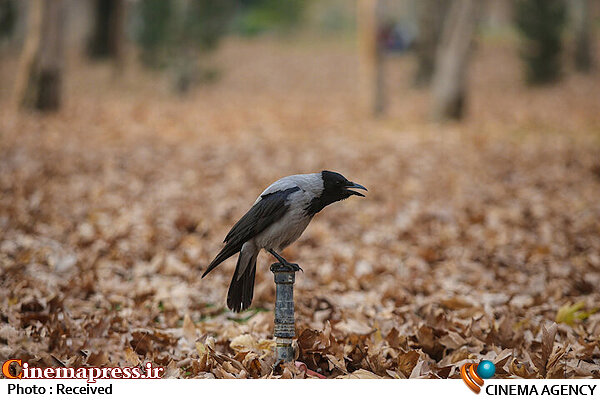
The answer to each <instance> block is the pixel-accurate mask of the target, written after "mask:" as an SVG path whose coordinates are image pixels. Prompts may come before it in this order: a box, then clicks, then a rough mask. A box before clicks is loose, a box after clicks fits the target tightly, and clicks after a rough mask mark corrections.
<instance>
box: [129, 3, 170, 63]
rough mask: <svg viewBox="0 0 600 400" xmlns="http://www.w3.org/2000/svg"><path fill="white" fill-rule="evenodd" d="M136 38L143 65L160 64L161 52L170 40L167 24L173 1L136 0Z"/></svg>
mask: <svg viewBox="0 0 600 400" xmlns="http://www.w3.org/2000/svg"><path fill="white" fill-rule="evenodd" d="M136 14H137V17H138V22H139V23H138V24H137V29H136V40H137V42H138V44H139V45H140V47H141V50H142V52H141V58H142V62H143V63H144V64H145V65H148V66H150V67H158V66H160V65H161V60H160V59H161V52H162V50H164V47H166V46H167V43H168V41H169V40H170V32H169V24H170V22H171V18H172V14H173V2H171V1H163V0H142V1H140V2H138V5H137V9H136Z"/></svg>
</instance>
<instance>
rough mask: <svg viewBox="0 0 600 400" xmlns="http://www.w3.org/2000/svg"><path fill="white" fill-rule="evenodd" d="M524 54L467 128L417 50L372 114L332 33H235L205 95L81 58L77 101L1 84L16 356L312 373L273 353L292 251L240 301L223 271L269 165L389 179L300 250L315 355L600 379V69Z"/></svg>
mask: <svg viewBox="0 0 600 400" xmlns="http://www.w3.org/2000/svg"><path fill="white" fill-rule="evenodd" d="M598 48H600V46H598ZM516 54H517V51H516V49H515V48H514V45H513V44H512V43H510V42H507V43H505V42H494V41H490V43H487V42H485V43H479V44H478V47H477V50H476V53H475V59H474V63H473V65H472V70H471V74H470V89H469V96H470V97H469V99H468V104H467V108H468V117H467V119H466V120H465V121H464V122H462V123H460V124H456V123H451V124H447V125H438V124H431V123H427V122H426V120H427V109H428V103H429V97H428V94H427V91H425V90H418V89H415V88H413V87H412V86H411V80H412V75H413V72H414V66H415V65H414V61H413V60H412V59H411V57H410V56H403V57H395V58H393V59H390V60H389V62H388V63H387V67H386V68H387V70H388V72H389V74H388V77H387V93H388V98H389V107H388V111H387V114H386V115H385V116H384V117H382V118H379V119H370V118H365V117H362V116H361V114H360V113H359V112H358V111H357V110H358V107H357V104H356V101H355V99H356V89H355V86H356V84H355V83H356V78H357V67H356V58H355V53H354V52H353V49H352V48H351V46H348V45H340V46H336V45H334V44H332V43H328V42H325V43H321V44H319V43H317V44H314V43H313V44H309V43H288V42H280V41H275V40H266V39H265V40H260V41H245V40H228V41H227V42H226V43H225V44H224V45H223V47H222V48H221V49H220V50H219V52H218V53H217V54H216V55H215V58H214V63H215V65H218V66H219V67H220V68H221V77H220V79H219V80H218V81H217V82H215V83H212V84H208V85H205V86H202V87H200V88H198V89H195V90H194V91H193V92H192V93H190V94H189V95H187V96H185V97H183V98H178V97H175V96H174V95H172V94H171V93H169V90H168V89H167V86H168V85H167V84H166V83H165V80H164V79H163V78H162V77H161V76H160V75H158V74H157V75H154V74H151V73H148V72H140V71H138V70H136V69H135V68H134V67H131V68H128V69H126V70H125V71H124V72H123V71H121V72H119V73H116V72H115V71H114V70H113V69H112V68H111V66H110V65H106V64H97V65H94V64H89V63H87V62H85V61H83V60H81V59H79V58H78V57H75V56H73V57H71V58H70V59H69V62H68V65H67V71H68V74H67V77H66V80H65V84H66V91H65V95H66V99H65V104H64V107H63V109H62V110H61V111H60V112H59V113H56V114H54V115H48V116H42V115H37V114H27V113H17V112H15V111H14V110H13V109H11V107H10V106H9V96H8V93H9V91H7V90H5V91H4V92H1V93H0V359H7V358H9V357H10V358H21V359H23V360H26V361H28V362H29V363H30V364H32V365H57V364H58V365H68V366H80V365H108V366H116V365H120V366H131V365H138V364H140V363H142V362H144V361H148V360H149V361H152V362H154V363H156V364H158V365H161V366H164V367H165V368H166V376H169V377H190V378H195V377H265V376H284V377H292V376H294V377H303V376H305V371H304V370H303V369H299V368H296V367H295V366H292V365H289V366H285V368H283V369H282V370H278V371H272V370H271V364H272V362H273V352H272V344H273V340H272V330H273V313H272V309H273V303H274V284H273V276H272V274H271V273H270V272H269V270H268V265H269V264H270V263H271V262H272V261H273V260H272V259H271V258H270V257H269V256H266V255H264V254H263V255H261V256H260V258H259V270H258V273H257V278H256V279H257V282H256V288H255V295H254V301H253V304H252V308H251V309H250V310H249V311H247V312H244V313H242V314H239V315H238V314H234V313H231V312H229V311H228V310H226V308H225V299H226V291H227V286H228V284H229V281H230V278H231V274H232V271H233V267H234V265H235V260H230V261H228V262H226V263H225V264H223V266H221V267H220V268H219V269H217V270H216V271H214V272H213V273H211V274H210V275H209V276H208V277H206V278H205V279H203V280H201V279H200V276H201V274H202V271H203V269H204V268H205V267H206V265H207V264H208V262H210V260H212V258H213V257H214V255H215V254H216V253H217V252H218V251H219V250H220V248H221V245H222V240H223V238H224V237H225V234H226V233H227V231H228V229H229V228H230V227H231V226H232V224H233V223H234V222H235V221H236V220H237V219H238V218H239V217H240V216H241V215H243V214H244V213H245V212H246V211H247V209H248V207H249V205H250V204H252V202H253V201H254V200H255V198H256V197H257V195H258V194H259V193H260V192H261V191H262V190H263V188H265V187H266V186H267V185H268V184H269V183H271V182H272V181H274V180H276V179H278V178H280V177H282V176H285V175H289V174H294V173H306V172H316V171H320V170H322V169H330V170H335V171H339V172H341V173H343V174H344V175H345V176H346V177H348V178H349V179H351V180H354V181H356V182H359V183H361V184H363V185H365V186H366V187H367V188H368V189H369V192H368V195H367V197H366V198H365V199H359V198H352V199H350V200H348V201H345V202H343V203H341V204H335V205H333V206H331V207H329V208H327V209H325V210H324V211H323V212H322V213H321V214H319V215H318V216H317V217H316V218H315V220H314V221H313V222H312V224H311V225H310V226H309V228H308V229H307V231H306V232H305V234H304V235H303V236H302V238H301V239H300V240H299V241H298V242H297V243H296V244H294V245H293V246H291V247H290V248H289V249H287V250H286V251H285V253H284V254H285V256H286V258H288V259H289V260H293V261H295V262H298V263H299V264H300V265H301V266H302V267H303V268H304V273H299V274H297V278H296V291H295V298H296V318H297V333H298V356H299V360H300V361H302V362H304V363H305V364H306V365H307V366H308V368H310V369H312V370H314V371H318V372H320V373H321V374H323V375H325V376H327V377H338V376H348V377H376V376H379V377H394V378H397V377H400V378H408V377H434V378H435V377H441V378H446V377H451V378H456V377H458V376H459V371H458V369H459V367H460V365H462V364H463V363H465V362H467V361H468V360H478V359H488V360H492V361H494V362H495V363H496V367H497V375H496V376H500V377H508V376H520V377H556V378H562V377H575V376H577V377H583V376H586V377H596V378H598V377H600V312H598V307H600V201H599V199H600V96H598V93H600V75H599V74H598V72H595V73H593V74H591V75H587V76H586V75H576V74H574V73H572V72H569V73H567V74H565V77H564V79H563V80H562V81H561V82H560V83H558V84H557V85H554V86H551V87H546V88H538V89H529V88H527V87H526V86H525V85H524V83H523V82H522V79H521V69H520V64H519V60H518V59H517V55H516ZM599 58H600V57H599ZM14 66H15V62H14V60H5V61H3V66H2V69H1V70H0V74H1V75H2V76H1V78H2V81H3V82H7V81H8V82H10V81H12V80H14V74H13V71H14ZM567 71H569V68H567Z"/></svg>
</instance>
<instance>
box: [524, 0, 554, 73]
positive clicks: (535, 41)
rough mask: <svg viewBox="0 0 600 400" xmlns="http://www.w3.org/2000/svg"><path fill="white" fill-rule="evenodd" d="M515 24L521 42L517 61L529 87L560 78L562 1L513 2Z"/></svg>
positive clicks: (532, 0)
mask: <svg viewBox="0 0 600 400" xmlns="http://www.w3.org/2000/svg"><path fill="white" fill-rule="evenodd" d="M515 12H516V16H515V17H516V23H517V26H518V28H519V30H520V31H521V34H522V36H523V38H524V45H523V48H522V49H521V57H522V58H523V60H524V61H525V63H526V78H527V81H528V82H529V83H531V84H544V83H549V82H553V81H555V80H557V79H558V78H559V76H560V69H561V68H560V53H561V50H562V41H561V36H562V32H563V28H564V25H565V20H566V7H565V3H564V1H563V0H517V3H516V9H515Z"/></svg>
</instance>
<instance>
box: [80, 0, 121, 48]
mask: <svg viewBox="0 0 600 400" xmlns="http://www.w3.org/2000/svg"><path fill="white" fill-rule="evenodd" d="M124 37H125V1H124V0H95V1H94V21H93V30H92V34H91V36H90V38H89V41H88V46H87V51H88V54H89V55H90V57H92V58H114V59H119V58H120V57H121V56H122V46H123V43H124V40H125V39H124Z"/></svg>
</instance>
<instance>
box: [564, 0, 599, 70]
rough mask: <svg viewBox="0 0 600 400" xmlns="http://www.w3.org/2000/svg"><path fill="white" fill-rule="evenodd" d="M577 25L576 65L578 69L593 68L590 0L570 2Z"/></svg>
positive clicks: (573, 0)
mask: <svg viewBox="0 0 600 400" xmlns="http://www.w3.org/2000/svg"><path fill="white" fill-rule="evenodd" d="M569 4H570V5H571V11H572V19H573V24H574V27H575V29H574V30H575V67H576V68H577V70H578V71H582V72H588V71H590V70H591V69H592V66H593V59H592V15H591V10H590V2H589V0H572V1H571V2H570V3H569Z"/></svg>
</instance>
